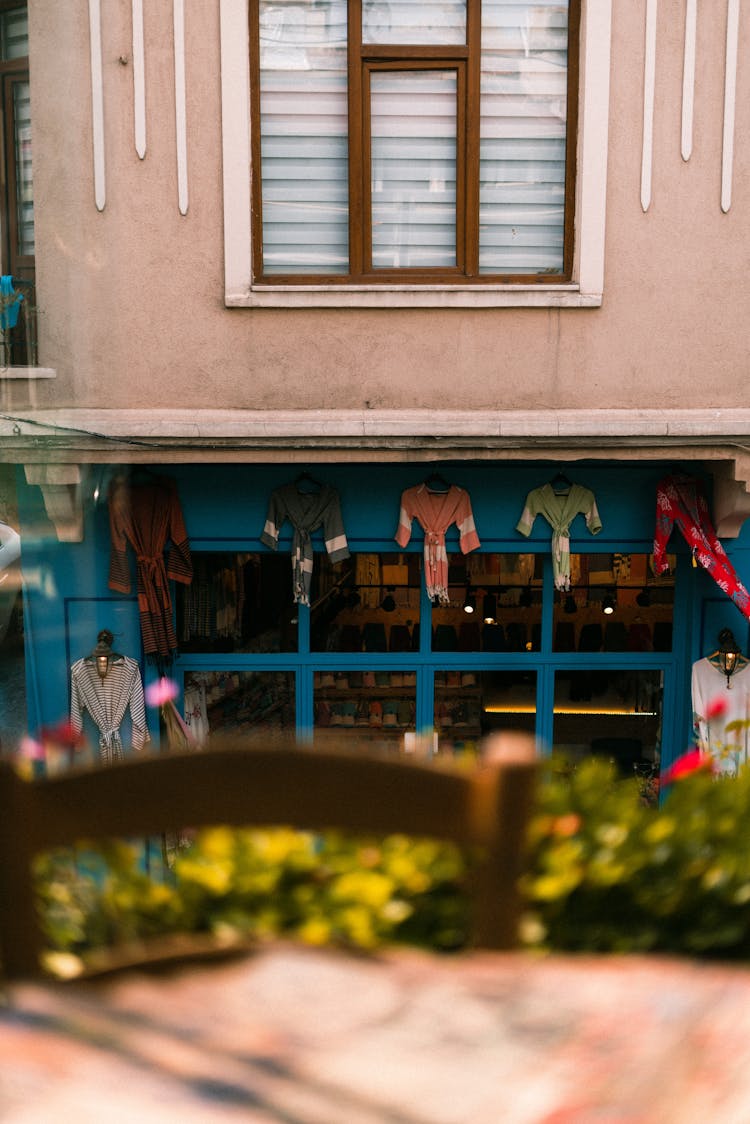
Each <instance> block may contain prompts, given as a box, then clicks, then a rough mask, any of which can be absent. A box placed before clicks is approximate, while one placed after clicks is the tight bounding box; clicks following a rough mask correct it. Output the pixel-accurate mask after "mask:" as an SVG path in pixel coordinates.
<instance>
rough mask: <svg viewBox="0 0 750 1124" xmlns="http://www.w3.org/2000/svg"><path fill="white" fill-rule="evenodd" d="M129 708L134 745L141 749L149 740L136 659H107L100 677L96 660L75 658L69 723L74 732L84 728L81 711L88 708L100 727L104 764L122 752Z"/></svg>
mask: <svg viewBox="0 0 750 1124" xmlns="http://www.w3.org/2000/svg"><path fill="white" fill-rule="evenodd" d="M128 707H129V708H130V721H131V741H132V745H133V749H139V750H140V749H143V746H144V745H145V744H146V742H148V741H150V740H151V735H150V734H149V732H148V726H147V724H146V706H145V701H144V697H143V683H142V681H141V669H140V667H139V665H138V662H137V660H134V659H131V658H130V656H120V657H119V658H118V659H114V660H110V663H109V668H108V671H107V674H106V675H105V676H104V678H102V677H101V676H100V675H99V673H98V671H97V670H96V661H95V660H92V659H88V658H84V659H80V660H76V662H75V663H74V664H73V666H72V667H71V669H70V725H71V727H72V728H73V731H74V732H75V733H76V734H80V733H81V731H82V729H83V714H84V711H88V712H89V714H90V715H91V719H92V721H93V722H94V724H95V726H96V727H97V729H98V730H99V755H100V758H101V760H102V762H103V763H104V764H111V762H112V761H119V760H120V759H121V758H122V756H123V746H122V737H121V734H120V727H121V726H122V722H123V719H124V717H125V714H126V712H127V710H128Z"/></svg>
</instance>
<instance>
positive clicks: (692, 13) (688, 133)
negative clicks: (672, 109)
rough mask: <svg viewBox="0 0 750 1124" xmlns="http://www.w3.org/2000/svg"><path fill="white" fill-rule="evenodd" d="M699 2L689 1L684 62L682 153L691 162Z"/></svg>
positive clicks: (686, 12) (686, 16)
mask: <svg viewBox="0 0 750 1124" xmlns="http://www.w3.org/2000/svg"><path fill="white" fill-rule="evenodd" d="M697 7H698V0H687V8H686V9H685V52H684V55H683V60H682V138H681V142H680V152H681V153H682V159H683V160H689V159H690V156H691V153H692V151H693V101H694V98H695V25H696V22H697Z"/></svg>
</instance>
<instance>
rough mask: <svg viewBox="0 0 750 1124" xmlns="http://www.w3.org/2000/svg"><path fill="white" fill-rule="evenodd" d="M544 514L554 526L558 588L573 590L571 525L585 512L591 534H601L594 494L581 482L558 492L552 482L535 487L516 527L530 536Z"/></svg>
mask: <svg viewBox="0 0 750 1124" xmlns="http://www.w3.org/2000/svg"><path fill="white" fill-rule="evenodd" d="M537 515H542V516H544V518H545V519H546V520H547V522H548V523H549V525H550V527H551V528H552V572H553V574H554V578H555V589H561V590H566V591H567V590H569V589H570V524H571V523H572V522H573V520H574V519H575V517H576V515H583V516H584V517H585V519H586V526H587V527H588V529H589V531H590V533H591V534H592V535H598V534H599V532H600V531H601V529H602V521H601V519H600V518H599V512H598V510H597V506H596V500H595V498H594V493H593V492H591V491H590V490H589V489H588V488H584V487H583V485H581V484H571V486H570V489H569V490H568V491H567V492H565V493H562V494H560V495H558V493H557V492H555V490H554V488H553V487H552V485H551V484H542V486H541V487H540V488H534V490H533V491H531V492H529V494H528V496H527V497H526V503H525V504H524V508H523V512H522V514H521V518H520V519H519V520H518V523H517V524H516V530H517V531H518V532H519V533H520V534H522V535H525V536H526V537H527V538H528V536H529V535H530V534H531V529H532V527H533V526H534V520H535V519H536V517H537Z"/></svg>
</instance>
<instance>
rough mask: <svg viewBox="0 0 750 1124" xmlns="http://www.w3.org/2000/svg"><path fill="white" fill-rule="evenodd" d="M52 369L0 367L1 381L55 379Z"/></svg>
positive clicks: (53, 369) (55, 372) (54, 372)
mask: <svg viewBox="0 0 750 1124" xmlns="http://www.w3.org/2000/svg"><path fill="white" fill-rule="evenodd" d="M56 378H57V371H56V370H55V368H54V367H0V381H2V379H56Z"/></svg>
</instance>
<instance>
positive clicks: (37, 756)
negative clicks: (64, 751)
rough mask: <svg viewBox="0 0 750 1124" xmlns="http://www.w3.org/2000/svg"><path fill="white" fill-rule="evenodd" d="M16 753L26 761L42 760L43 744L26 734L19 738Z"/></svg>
mask: <svg viewBox="0 0 750 1124" xmlns="http://www.w3.org/2000/svg"><path fill="white" fill-rule="evenodd" d="M18 753H19V756H20V757H23V758H25V760H26V761H44V746H43V745H42V743H41V742H38V741H35V740H34V738H30V737H28V736H26V737H23V738H21V741H20V743H19V745H18Z"/></svg>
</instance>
